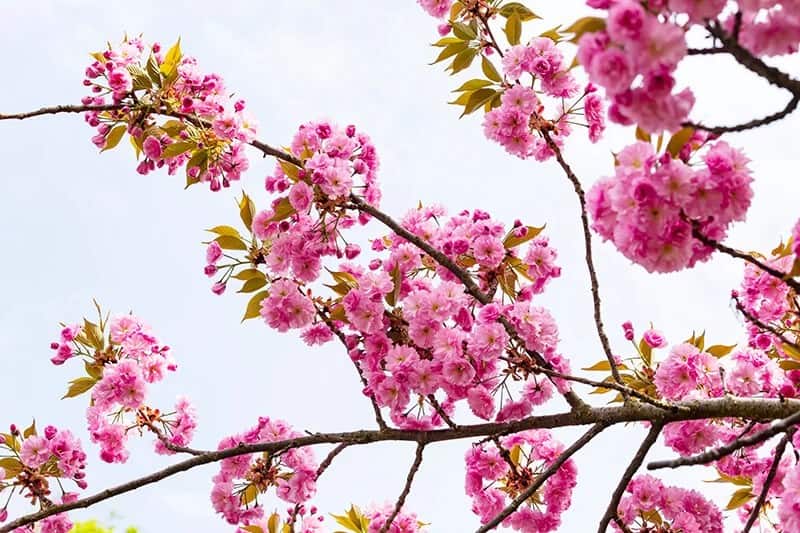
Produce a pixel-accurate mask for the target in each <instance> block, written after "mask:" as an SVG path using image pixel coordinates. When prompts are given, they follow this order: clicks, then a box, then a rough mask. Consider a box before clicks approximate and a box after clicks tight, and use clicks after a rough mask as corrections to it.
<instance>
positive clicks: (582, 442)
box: [476, 423, 608, 533]
mask: <svg viewBox="0 0 800 533" xmlns="http://www.w3.org/2000/svg"><path fill="white" fill-rule="evenodd" d="M607 427H608V425H607V424H602V423H601V424H595V425H594V426H592V428H591V429H590V430H589V431H587V432H586V433H584V434H583V435H582V436H581V438H579V439H578V440H576V441H575V442H574V443H573V444H572V446H570V447H569V448H567V449H566V450H564V451H563V452H561V455H559V456H558V457H557V458H556V460H555V461H553V462H552V463H551V464H550V466H548V467H547V469H546V470H545V471H544V472H542V473H541V474H539V475H538V476H537V477H536V479H534V480H533V482H532V483H531V484H530V486H528V488H526V489H525V490H524V491H522V492H520V493H519V495H518V496H517V497H516V498H514V499H513V500H512V501H511V503H510V504H508V506H507V507H506V508H505V509H503V510H502V511H500V512H499V513H498V514H497V516H495V517H494V518H492V519H491V520H489V521H488V522H486V523H485V524H484V525H483V526H481V527H480V528H478V530H477V531H476V533H486V532H487V531H490V530H492V529H494V528H496V527H497V526H499V525H500V523H501V522H502V521H503V520H505V519H506V518H508V517H509V515H511V513H513V512H514V511H516V510H517V508H519V506H520V505H522V504H523V503H524V502H526V501H527V500H528V498H530V497H531V496H533V494H534V493H535V492H536V491H537V490H539V489H540V488H541V486H542V485H544V483H545V481H547V480H548V479H550V477H551V476H553V474H555V473H556V472H558V469H559V468H561V465H563V464H564V463H565V462H567V460H568V459H569V458H570V457H572V456H573V455H575V453H576V452H577V451H578V450H580V449H581V448H583V447H584V446H586V445H587V444H588V443H589V442H590V441H591V440H592V439H594V438H595V437H596V436H597V435H599V434H600V432H601V431H603V430H604V429H606V428H607Z"/></svg>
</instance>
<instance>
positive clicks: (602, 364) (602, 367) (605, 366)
mask: <svg viewBox="0 0 800 533" xmlns="http://www.w3.org/2000/svg"><path fill="white" fill-rule="evenodd" d="M617 368H618V369H620V370H628V367H627V366H625V365H623V364H622V363H620V364H618V365H617ZM581 370H587V371H590V372H601V371H606V372H607V371H609V370H611V363H609V362H608V359H603V360H602V361H599V362H597V363H595V364H593V365H592V366H587V367H586V368H581Z"/></svg>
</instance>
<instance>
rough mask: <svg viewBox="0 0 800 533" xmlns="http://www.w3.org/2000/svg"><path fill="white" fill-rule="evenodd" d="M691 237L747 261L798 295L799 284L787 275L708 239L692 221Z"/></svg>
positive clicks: (799, 290)
mask: <svg viewBox="0 0 800 533" xmlns="http://www.w3.org/2000/svg"><path fill="white" fill-rule="evenodd" d="M692 236H694V238H695V239H697V240H698V241H700V242H702V243H703V244H705V245H706V246H710V247H712V248H715V249H717V250H719V251H720V252H722V253H724V254H727V255H730V256H731V257H736V258H738V259H742V260H744V261H747V262H748V263H750V264H752V265H755V266H756V267H757V268H759V269H761V270H762V271H764V272H766V273H767V274H769V275H770V276H772V277H773V278H777V279H779V280H781V281H782V282H784V283H785V284H786V285H788V286H789V287H791V288H792V289H794V291H795V292H798V293H800V283H798V282H797V281H796V280H795V279H794V278H792V277H790V276H789V274H788V273H786V272H781V271H780V270H777V269H775V268H773V267H771V266H769V265H768V264H766V263H764V262H763V261H759V260H758V259H756V258H755V257H753V255H751V254H747V253H744V252H740V251H739V250H736V249H734V248H731V247H730V246H726V245H724V244H722V243H721V242H719V241H716V240H714V239H712V238H711V237H708V236H707V235H705V234H703V233H702V232H701V231H700V229H699V225H698V223H697V222H696V221H692Z"/></svg>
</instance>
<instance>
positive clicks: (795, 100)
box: [682, 93, 800, 135]
mask: <svg viewBox="0 0 800 533" xmlns="http://www.w3.org/2000/svg"><path fill="white" fill-rule="evenodd" d="M799 103H800V93H798V94H796V95H794V96H792V99H791V100H789V101H788V102H787V103H786V107H784V108H783V109H781V110H780V111H778V112H776V113H772V114H771V115H767V116H766V117H763V118H754V119H753V120H750V121H748V122H744V123H742V124H736V125H734V126H706V125H705V124H699V123H696V122H684V123H683V124H682V126H684V127H689V128H694V129H696V130H703V131H707V132H709V133H716V134H717V135H721V134H723V133H732V132H739V131H745V130H751V129H753V128H759V127H761V126H766V125H767V124H771V123H773V122H777V121H779V120H781V119H783V118H785V117H787V116H788V115H790V114H792V113H793V112H794V110H795V109H797V104H799Z"/></svg>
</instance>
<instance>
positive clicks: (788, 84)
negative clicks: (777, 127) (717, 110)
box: [683, 12, 800, 135]
mask: <svg viewBox="0 0 800 533" xmlns="http://www.w3.org/2000/svg"><path fill="white" fill-rule="evenodd" d="M740 28H741V12H740V13H737V14H736V18H735V25H734V28H733V31H732V32H731V34H728V33H726V32H725V30H724V29H723V28H722V26H721V25H720V24H719V23H718V22H713V23H709V25H708V26H706V29H707V30H708V32H709V33H710V34H711V35H712V36H713V37H714V38H715V39H716V40H718V41H719V44H720V45H719V46H713V47H711V48H699V49H698V48H692V49H689V51H688V54H689V55H711V54H730V55H731V56H732V57H733V58H734V59H735V60H736V61H737V62H738V63H739V64H740V65H742V66H743V67H745V68H746V69H748V70H750V71H751V72H753V73H755V74H757V75H758V76H760V77H761V78H764V79H765V80H767V81H768V82H769V83H770V84H772V85H775V86H776V87H780V88H781V89H786V90H787V91H789V92H790V93H791V94H792V99H791V100H789V102H788V103H787V104H786V107H784V108H783V109H782V110H780V111H778V112H776V113H772V114H771V115H767V116H766V117H763V118H757V119H753V120H750V121H748V122H744V123H742V124H736V125H733V126H706V125H705V124H697V123H694V122H685V123H684V124H683V126H687V127H691V128H695V129H698V130H704V131H707V132H709V133H715V134H718V135H719V134H722V133H732V132H739V131H746V130H750V129H754V128H758V127H761V126H766V125H767V124H771V123H773V122H777V121H779V120H781V119H783V118H785V117H787V116H788V115H790V114H791V113H793V112H794V111H795V110H796V109H797V106H798V104H800V80H795V79H793V78H791V77H790V76H789V75H788V74H787V73H785V72H783V71H782V70H779V69H777V68H775V67H772V66H770V65H767V64H766V63H764V61H762V60H761V59H760V58H758V57H756V56H755V55H753V54H752V53H751V52H750V51H749V50H748V49H747V48H745V47H743V46H742V45H741V44H739V40H738V37H739V35H738V34H739V29H740Z"/></svg>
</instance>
